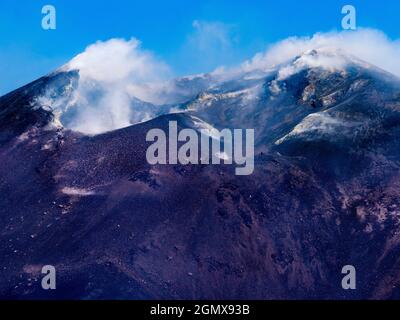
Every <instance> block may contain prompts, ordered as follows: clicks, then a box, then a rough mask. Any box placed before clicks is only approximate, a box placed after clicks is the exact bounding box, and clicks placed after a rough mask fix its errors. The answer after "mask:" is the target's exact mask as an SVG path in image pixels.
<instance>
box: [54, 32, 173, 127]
mask: <svg viewBox="0 0 400 320" xmlns="http://www.w3.org/2000/svg"><path fill="white" fill-rule="evenodd" d="M63 69H64V70H68V71H69V70H79V76H80V79H79V85H78V88H77V90H75V92H74V94H73V99H72V100H71V101H70V102H69V106H67V108H65V106H64V110H63V115H62V117H63V119H64V121H67V122H68V124H67V125H68V127H69V128H71V129H73V130H76V131H80V132H83V133H87V134H97V133H102V132H105V131H110V130H114V129H118V128H123V127H126V126H129V125H130V124H131V120H132V119H134V118H135V116H134V115H133V114H132V113H135V112H138V113H139V112H142V110H135V108H134V106H133V105H132V98H133V97H135V98H138V99H141V100H143V101H149V102H153V103H157V102H158V96H157V94H156V89H157V88H158V87H159V86H160V85H159V83H162V82H164V81H165V79H166V78H167V77H168V76H169V75H170V69H169V67H168V66H167V65H166V64H165V63H163V62H161V61H159V60H157V59H156V58H155V57H154V55H152V54H151V53H150V52H147V51H145V50H143V49H141V48H140V42H139V41H138V40H136V39H131V40H128V41H126V40H124V39H111V40H109V41H106V42H101V41H99V42H97V43H95V44H93V45H90V46H89V47H87V48H86V50H85V51H84V52H83V53H81V54H79V55H78V56H76V57H75V58H74V59H72V60H71V61H70V62H69V63H68V64H67V65H66V66H64V67H63ZM53 105H54V103H53ZM56 105H57V104H56ZM136 118H139V117H136Z"/></svg>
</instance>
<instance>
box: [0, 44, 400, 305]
mask: <svg viewBox="0 0 400 320" xmlns="http://www.w3.org/2000/svg"><path fill="white" fill-rule="evenodd" d="M171 83H173V88H174V89H173V90H175V91H173V90H172V91H168V92H167V91H165V92H164V91H163V89H162V88H161V89H160V92H161V94H165V95H168V99H165V101H163V102H159V103H155V102H154V101H145V100H143V99H141V98H140V97H135V96H129V97H128V99H129V104H128V106H129V108H128V109H129V110H130V111H129V118H128V119H124V121H117V120H118V119H114V118H113V117H114V116H116V115H115V114H105V115H99V114H96V113H94V114H93V115H91V117H93V118H95V117H100V116H104V119H105V120H104V121H106V120H107V121H108V120H110V119H111V120H112V121H110V122H107V124H108V123H111V124H113V125H112V126H107V127H106V128H105V130H102V131H101V132H99V131H96V132H95V133H94V132H92V131H90V130H88V131H86V130H85V127H86V126H87V127H88V126H89V122H90V121H91V118H90V113H89V117H88V118H85V119H86V121H88V123H83V124H80V125H79V126H76V119H77V118H76V115H77V114H80V112H82V110H86V109H84V108H87V107H88V106H89V107H90V109H89V110H93V109H96V106H97V104H98V103H100V101H101V98H102V97H103V96H104V92H103V91H102V90H104V88H103V87H101V86H99V85H98V84H96V83H91V86H90V88H91V89H90V92H89V94H88V95H87V96H86V98H85V100H82V99H81V97H82V91H80V88H81V87H82V85H86V84H87V83H86V84H85V83H84V79H83V77H82V74H81V72H80V70H78V69H70V68H65V67H64V68H61V69H59V70H57V71H55V72H53V73H51V74H49V75H47V76H45V77H43V78H41V79H38V80H37V81H34V82H33V83H31V84H28V85H26V86H25V87H22V88H20V89H18V90H16V91H13V92H11V93H9V94H7V95H5V96H3V97H1V98H0V162H1V166H0V194H1V196H0V222H1V224H0V226H1V227H0V256H1V263H0V268H1V270H2V272H1V273H0V297H1V298H3V299H398V298H400V289H399V287H398V285H399V283H400V271H399V270H400V260H399V253H400V252H399V250H400V233H399V229H398V228H399V223H400V219H399V218H400V200H399V199H400V197H399V196H400V191H399V190H400V174H399V166H400V139H399V138H400V80H399V79H398V78H397V77H396V76H394V75H392V74H390V73H388V72H386V71H383V70H381V69H379V68H377V67H374V66H372V65H370V64H368V63H366V62H364V61H361V60H359V59H357V58H356V57H353V56H350V55H348V54H346V53H343V52H341V51H338V50H334V49H331V48H329V49H327V48H318V49H316V50H310V51H307V52H304V53H303V54H302V55H300V56H297V57H293V59H291V60H290V61H288V62H286V63H284V64H281V65H277V66H271V67H270V68H268V69H257V70H250V71H249V70H247V71H245V70H240V71H234V72H230V73H226V74H223V75H221V74H217V73H211V74H204V75H197V76H192V77H185V78H179V79H175V80H173V81H172V82H171ZM86 92H87V90H86ZM160 92H159V93H158V94H160ZM88 97H90V99H89V98H88ZM125 98H126V97H125ZM124 101H125V100H124ZM85 112H86V111H85ZM170 121H176V123H177V125H178V128H179V129H184V128H190V129H195V130H199V128H200V127H202V126H212V127H214V128H217V129H223V128H254V130H255V147H256V157H255V170H254V173H253V174H252V175H250V176H236V175H235V173H234V169H235V168H234V167H232V166H229V165H220V166H215V165H180V164H178V165H149V164H148V163H147V161H146V149H147V148H148V146H149V143H148V142H146V133H147V132H148V131H149V130H151V129H154V128H160V129H164V130H165V132H168V124H169V123H170ZM115 124H118V125H117V126H115ZM77 128H80V129H81V130H77ZM96 128H97V127H96ZM44 265H53V266H54V267H55V268H56V270H57V290H50V291H45V290H43V289H42V288H41V285H40V281H41V278H42V274H41V268H42V266H44ZM345 265H353V266H354V267H355V268H356V270H357V290H344V289H343V288H342V286H341V281H342V278H343V275H342V274H341V270H342V268H343V267H344V266H345Z"/></svg>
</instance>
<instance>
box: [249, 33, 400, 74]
mask: <svg viewBox="0 0 400 320" xmlns="http://www.w3.org/2000/svg"><path fill="white" fill-rule="evenodd" d="M321 48H334V49H335V50H341V51H343V52H345V53H348V54H351V55H353V56H355V57H357V58H359V59H361V60H364V61H366V62H368V63H370V64H373V65H375V66H377V67H380V68H382V69H384V70H386V71H388V72H391V73H393V74H395V75H397V76H400V64H399V63H398V61H399V58H400V41H399V40H391V39H389V38H388V37H387V36H386V35H385V34H384V33H383V32H381V31H379V30H375V29H359V30H358V31H342V32H329V33H317V34H315V35H314V36H312V37H302V38H301V37H292V38H288V39H286V40H283V41H280V42H278V43H276V44H274V45H272V46H270V47H269V48H268V49H267V50H266V51H265V52H262V53H258V54H256V55H255V56H254V57H253V58H252V59H251V60H249V61H246V62H245V63H244V64H243V65H242V68H243V69H244V70H254V69H268V68H271V67H273V66H277V65H279V64H282V63H285V62H287V61H289V60H290V59H293V58H294V57H296V56H298V55H301V54H302V53H304V52H306V51H310V50H313V49H321Z"/></svg>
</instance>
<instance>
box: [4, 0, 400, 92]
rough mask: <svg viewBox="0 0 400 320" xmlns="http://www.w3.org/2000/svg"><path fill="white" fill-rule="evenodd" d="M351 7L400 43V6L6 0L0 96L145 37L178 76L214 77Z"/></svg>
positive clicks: (367, 0) (273, 0) (363, 21)
mask: <svg viewBox="0 0 400 320" xmlns="http://www.w3.org/2000/svg"><path fill="white" fill-rule="evenodd" d="M46 4H52V5H54V6H55V7H56V9H57V30H54V31H44V30H43V29H42V28H41V19H42V14H41V9H42V7H43V6H44V5H46ZM345 4H352V5H354V6H355V7H356V8H357V19H358V26H361V27H372V28H377V29H380V30H382V31H384V32H385V33H386V34H387V35H388V36H390V37H391V38H393V39H398V38H400V26H399V23H398V21H399V16H400V1H398V0H384V1H383V0H379V1H378V0H348V1H341V0H325V1H321V0H319V1H318V0H303V1H299V0H279V1H277V0H262V1H258V0H226V1H222V0H203V1H195V0H190V1H189V0H141V1H136V0H112V1H106V0H97V1H92V0H90V1H89V0H47V1H40V0H18V1H17V0H1V1H0V33H1V36H0V95H1V94H4V93H6V92H8V91H10V90H12V89H15V88H17V87H19V86H21V85H23V84H25V83H27V82H29V81H31V80H34V79H35V78H37V77H40V76H42V75H44V74H46V73H48V72H50V71H52V70H54V69H55V68H57V67H58V66H60V65H62V64H64V63H65V62H67V61H68V60H70V59H71V58H72V57H74V56H75V55H76V54H78V53H80V52H82V51H83V50H84V49H85V47H86V46H87V45H89V44H91V43H94V42H96V41H97V40H107V39H110V38H114V37H120V38H126V39H129V38H131V37H136V38H138V39H139V40H141V42H142V46H143V47H144V48H145V49H148V50H150V51H152V52H154V53H155V54H156V55H157V56H158V57H159V58H161V59H162V60H164V61H165V62H166V63H168V64H170V65H171V66H172V67H173V69H174V70H175V71H176V73H177V74H192V73H197V72H204V71H210V70H212V69H214V68H215V67H217V66H219V65H231V64H235V63H239V62H241V61H242V60H245V59H246V58H250V57H252V56H253V55H254V54H255V53H256V52H259V51H263V50H264V49H265V48H266V46H267V45H268V44H270V43H273V42H276V41H278V40H281V39H284V38H286V37H288V36H293V35H297V36H306V35H312V34H314V33H315V32H318V31H331V30H339V29H340V28H341V18H342V15H341V12H340V11H341V8H342V6H343V5H345ZM195 21H197V22H195ZM207 26H209V27H210V26H211V27H210V28H207ZM213 27H215V28H213ZM215 30H219V31H218V32H220V33H218V32H217V33H216V32H215ZM221 30H222V31H221ZM207 34H208V35H209V36H210V39H208V40H207ZM225 36H226V37H228V38H229V39H230V40H229V41H230V42H229V43H225V44H224V45H222V46H223V47H222V48H219V47H218V46H215V45H213V41H219V40H221V39H220V37H225ZM218 39H219V40H218ZM197 41H199V42H202V44H199V50H196V46H197ZM207 41H208V42H207ZM203 42H204V43H203ZM219 45H221V44H219ZM207 46H208V47H207ZM224 46H227V47H229V48H228V49H229V50H228V49H227V48H225V47H224ZM225 49H226V50H225ZM207 50H209V52H208V51H207Z"/></svg>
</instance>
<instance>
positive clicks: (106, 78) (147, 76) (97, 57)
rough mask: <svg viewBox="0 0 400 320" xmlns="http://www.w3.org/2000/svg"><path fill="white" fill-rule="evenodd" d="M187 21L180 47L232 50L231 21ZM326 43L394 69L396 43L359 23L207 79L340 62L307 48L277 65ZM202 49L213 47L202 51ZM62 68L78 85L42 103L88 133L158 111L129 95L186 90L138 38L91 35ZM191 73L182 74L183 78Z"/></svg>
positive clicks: (172, 95) (168, 96) (152, 96)
mask: <svg viewBox="0 0 400 320" xmlns="http://www.w3.org/2000/svg"><path fill="white" fill-rule="evenodd" d="M193 27H194V33H193V34H191V35H190V37H189V40H188V42H187V43H188V44H189V47H187V48H186V49H187V54H188V55H189V56H190V55H191V54H193V50H194V49H196V50H197V51H196V52H197V53H196V54H199V55H200V56H201V57H202V59H204V60H207V59H209V57H212V56H213V54H212V52H213V50H216V51H217V52H218V54H221V55H222V56H225V55H229V52H230V51H232V50H233V47H232V34H231V27H230V26H227V25H224V24H221V23H218V22H204V21H195V22H194V23H193ZM327 48H328V49H329V48H334V49H335V50H340V51H343V52H345V53H349V54H350V55H352V56H354V57H357V58H359V59H362V60H364V61H366V62H368V63H370V64H373V65H376V66H378V67H380V68H382V69H384V70H386V71H388V72H391V73H393V74H395V75H397V76H400V64H399V63H398V61H399V57H400V42H399V41H394V40H391V39H389V38H388V37H387V36H386V35H385V34H384V33H382V32H381V31H378V30H372V29H360V30H358V31H351V32H348V31H343V32H329V33H317V34H315V35H314V36H312V37H303V38H299V37H292V38H289V39H286V40H283V41H280V42H278V43H276V44H274V45H271V46H270V47H269V48H268V49H267V50H266V51H265V52H262V53H258V54H256V55H255V56H254V57H253V58H252V59H251V60H249V61H246V62H244V63H243V64H241V65H240V66H237V67H236V68H229V69H224V68H219V69H217V70H216V71H214V72H213V73H212V74H211V76H210V77H209V78H207V79H209V81H214V82H215V81H217V82H219V81H223V80H227V79H229V78H232V77H237V76H240V75H241V74H243V72H247V71H255V70H270V69H273V68H275V67H276V66H278V65H280V69H279V70H280V73H279V77H280V78H285V77H287V76H289V75H290V74H293V73H295V72H297V71H298V70H301V68H303V67H304V65H310V64H311V65H314V66H325V67H331V68H337V67H342V66H343V63H344V62H343V61H341V59H340V57H338V56H335V55H333V56H332V57H330V56H329V55H327V56H326V55H323V56H316V57H313V56H312V55H306V56H304V57H303V58H302V59H299V61H298V63H297V64H294V65H291V66H288V67H287V66H286V67H285V66H284V65H283V66H282V64H284V63H285V62H287V61H289V60H291V59H293V58H294V57H296V56H299V55H301V54H302V53H304V52H307V51H312V50H313V49H317V50H325V49H327ZM210 50H211V51H210ZM328 51H329V50H328ZM207 52H208V53H210V52H211V54H210V55H207V54H206V53H207ZM214 56H215V55H214ZM184 61H188V59H184ZM205 68H206V67H205ZM64 69H66V70H74V69H77V70H79V73H80V81H79V86H78V88H77V89H76V90H75V91H74V94H73V97H72V99H69V98H68V99H69V100H68V101H65V99H62V100H61V99H60V101H58V102H57V101H56V102H54V101H53V102H47V101H46V103H43V104H42V105H52V106H53V108H54V107H55V109H59V110H58V111H60V110H61V112H63V115H62V120H63V124H64V125H65V126H66V127H68V128H70V129H73V130H77V131H81V132H83V133H86V134H97V133H102V132H105V131H110V130H115V129H118V128H122V127H126V126H129V125H130V124H132V121H133V122H140V121H145V120H149V119H151V118H153V117H155V116H157V115H158V114H157V112H156V111H155V110H154V109H152V107H151V105H150V106H149V105H146V104H144V105H140V104H139V106H138V105H135V104H133V103H132V101H133V100H134V99H135V98H138V99H140V100H142V101H145V102H150V103H153V104H155V105H157V104H158V105H161V104H164V103H176V102H178V99H176V97H178V96H179V97H182V96H184V97H185V96H186V95H185V92H181V91H182V90H184V88H182V86H176V85H175V84H176V83H175V82H174V81H170V80H169V79H171V78H172V77H171V74H172V71H171V69H170V68H169V67H168V66H167V65H166V64H165V63H163V62H162V61H160V60H159V59H157V58H155V56H154V55H153V54H151V53H150V52H148V51H145V50H143V49H141V47H140V43H139V41H138V40H136V39H131V40H128V41H126V40H123V39H111V40H109V41H106V42H97V43H95V44H93V45H91V46H89V47H88V48H87V49H86V50H85V51H84V52H83V53H82V54H80V55H78V56H76V57H75V58H74V59H73V60H72V61H70V63H68V64H67V65H66V66H65V67H64ZM204 71H205V72H207V71H210V70H208V69H205V70H204ZM190 79H191V78H190V77H189V78H187V80H188V81H190ZM193 79H194V77H193ZM207 81H208V80H207ZM174 99H175V101H174ZM45 100H46V97H42V101H45ZM172 110H173V106H171V109H170V110H169V111H168V109H163V112H171V111H172Z"/></svg>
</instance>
